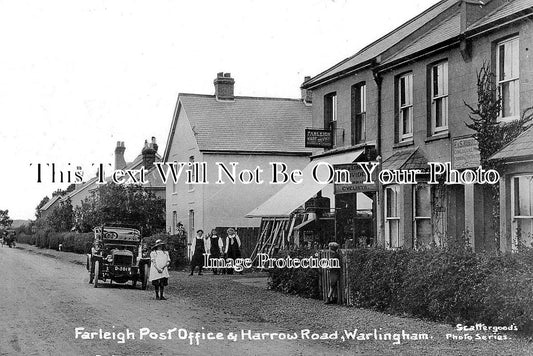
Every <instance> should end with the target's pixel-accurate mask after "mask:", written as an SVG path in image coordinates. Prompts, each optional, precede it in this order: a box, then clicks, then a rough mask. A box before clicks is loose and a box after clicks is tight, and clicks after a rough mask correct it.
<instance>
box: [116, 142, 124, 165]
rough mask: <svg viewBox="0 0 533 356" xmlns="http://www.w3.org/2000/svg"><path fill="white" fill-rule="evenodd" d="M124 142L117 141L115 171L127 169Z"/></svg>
mask: <svg viewBox="0 0 533 356" xmlns="http://www.w3.org/2000/svg"><path fill="white" fill-rule="evenodd" d="M125 150H126V147H125V146H124V141H117V147H116V148H115V169H124V168H125V167H126V160H125V159H124V151H125Z"/></svg>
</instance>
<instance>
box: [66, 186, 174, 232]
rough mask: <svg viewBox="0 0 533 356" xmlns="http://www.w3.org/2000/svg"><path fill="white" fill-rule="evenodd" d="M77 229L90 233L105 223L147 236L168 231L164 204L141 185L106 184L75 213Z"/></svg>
mask: <svg viewBox="0 0 533 356" xmlns="http://www.w3.org/2000/svg"><path fill="white" fill-rule="evenodd" d="M74 215H75V222H76V228H77V229H78V230H80V231H83V232H87V231H91V229H93V228H94V227H95V226H98V225H101V224H103V223H118V224H131V225H135V226H136V227H138V228H139V229H140V230H141V232H142V233H143V235H144V236H148V235H151V234H153V233H155V232H158V231H160V230H164V227H165V201H164V200H163V199H160V198H158V197H156V196H155V195H154V194H153V193H152V192H149V191H147V190H146V189H144V187H142V186H141V185H123V184H119V185H117V184H113V183H109V184H105V185H102V186H100V187H99V188H98V189H97V190H96V191H95V192H93V196H91V197H88V198H86V199H85V200H84V201H83V202H82V204H81V205H80V206H78V207H76V209H75V211H74Z"/></svg>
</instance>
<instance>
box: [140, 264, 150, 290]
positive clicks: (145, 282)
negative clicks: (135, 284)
mask: <svg viewBox="0 0 533 356" xmlns="http://www.w3.org/2000/svg"><path fill="white" fill-rule="evenodd" d="M149 274H150V271H149V269H148V264H145V265H144V266H143V280H142V286H141V289H142V290H146V286H147V285H148V275H149Z"/></svg>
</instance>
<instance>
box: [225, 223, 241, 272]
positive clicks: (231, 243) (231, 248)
mask: <svg viewBox="0 0 533 356" xmlns="http://www.w3.org/2000/svg"><path fill="white" fill-rule="evenodd" d="M224 252H225V254H226V257H227V258H231V259H233V260H236V259H237V258H241V239H240V238H239V235H237V232H236V231H235V229H234V228H232V227H230V228H229V229H228V236H227V237H226V249H225V251H224ZM227 273H228V274H233V268H228V270H227ZM241 273H242V272H241Z"/></svg>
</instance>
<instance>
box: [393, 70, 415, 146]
mask: <svg viewBox="0 0 533 356" xmlns="http://www.w3.org/2000/svg"><path fill="white" fill-rule="evenodd" d="M402 79H409V80H408V81H404V82H405V83H407V85H406V88H405V89H404V90H403V92H404V96H405V101H406V104H402ZM413 79H414V78H413V72H406V73H403V74H401V75H399V76H398V79H397V87H396V88H397V95H396V98H397V101H398V106H397V110H398V141H399V142H406V141H411V140H413V131H414V128H413V123H414V120H413V116H414V115H413ZM408 101H409V102H408ZM404 111H407V112H408V120H409V123H410V129H411V131H410V132H408V133H406V134H404V133H403V131H404V124H403V118H404Z"/></svg>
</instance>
